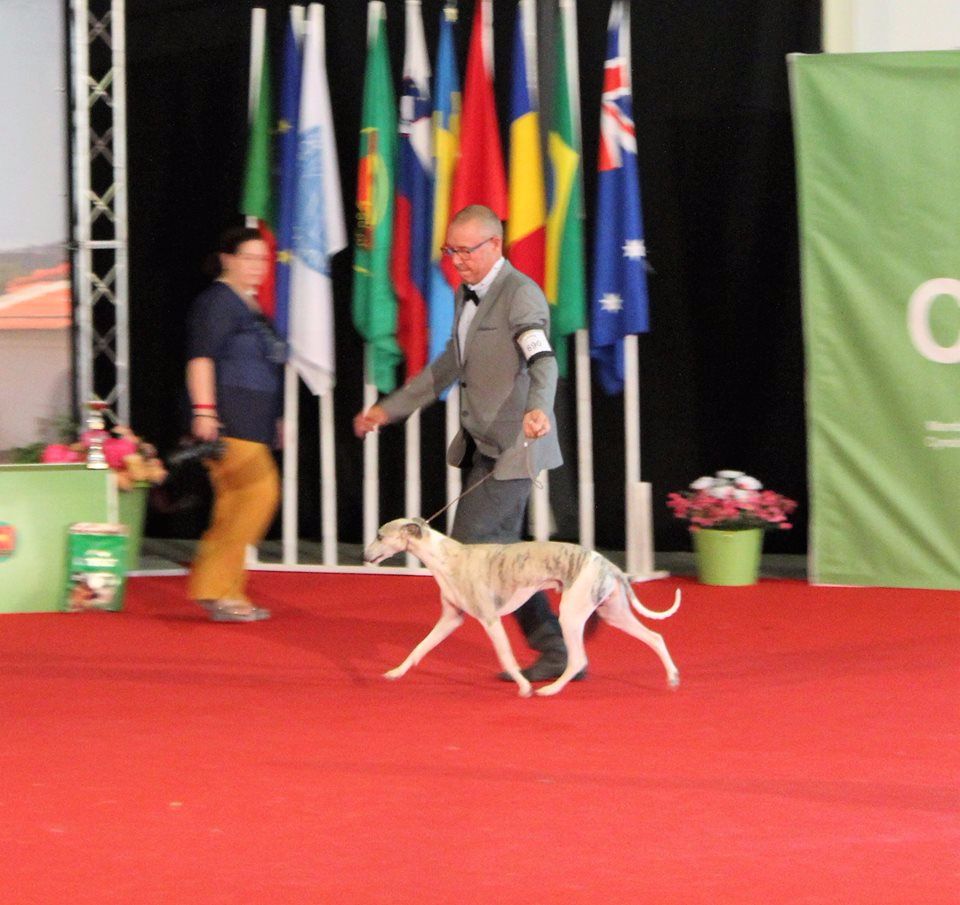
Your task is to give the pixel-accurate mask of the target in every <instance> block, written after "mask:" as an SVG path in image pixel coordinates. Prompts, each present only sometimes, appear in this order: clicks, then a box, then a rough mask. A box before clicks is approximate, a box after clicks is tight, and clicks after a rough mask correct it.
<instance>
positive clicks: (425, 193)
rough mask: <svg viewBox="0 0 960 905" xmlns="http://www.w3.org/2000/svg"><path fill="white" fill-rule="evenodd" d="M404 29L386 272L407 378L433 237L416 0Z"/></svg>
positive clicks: (415, 367) (418, 361)
mask: <svg viewBox="0 0 960 905" xmlns="http://www.w3.org/2000/svg"><path fill="white" fill-rule="evenodd" d="M405 30H406V53H405V55H404V60H403V83H402V85H401V87H400V125H399V128H400V136H399V145H398V151H397V187H396V199H395V202H394V203H395V207H394V219H393V249H392V257H391V261H390V272H391V275H392V277H393V285H394V289H395V290H396V293H397V342H398V343H399V345H400V349H401V351H402V352H403V357H404V360H405V361H406V377H407V379H408V380H409V379H410V378H411V377H413V376H414V375H416V374H419V373H420V371H422V370H423V368H424V366H425V365H426V363H427V296H428V294H429V288H428V287H429V282H430V251H431V240H432V238H433V235H432V224H433V211H432V209H431V208H432V205H433V177H432V169H433V160H432V157H433V155H432V152H431V143H432V136H431V125H432V124H431V116H432V112H433V108H432V105H431V103H430V63H429V61H428V59H427V42H426V39H425V38H424V36H423V16H422V13H421V9H420V0H406V23H405Z"/></svg>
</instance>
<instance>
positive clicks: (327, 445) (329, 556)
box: [319, 388, 339, 566]
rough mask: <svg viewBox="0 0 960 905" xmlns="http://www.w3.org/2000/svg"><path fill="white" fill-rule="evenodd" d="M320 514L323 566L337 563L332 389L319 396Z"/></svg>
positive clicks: (335, 472)
mask: <svg viewBox="0 0 960 905" xmlns="http://www.w3.org/2000/svg"><path fill="white" fill-rule="evenodd" d="M319 405H320V512H321V520H322V525H321V531H322V537H323V564H324V565H325V566H335V565H336V564H337V563H338V562H339V556H338V552H337V551H338V538H337V462H336V448H337V444H336V436H335V434H334V418H333V389H332V388H331V389H330V390H328V391H327V392H326V393H324V394H323V395H322V396H321V397H320V403H319Z"/></svg>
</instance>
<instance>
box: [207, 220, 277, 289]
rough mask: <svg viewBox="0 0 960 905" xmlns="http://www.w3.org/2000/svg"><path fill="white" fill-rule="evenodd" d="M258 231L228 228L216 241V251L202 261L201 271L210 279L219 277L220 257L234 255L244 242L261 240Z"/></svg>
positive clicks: (252, 227) (251, 227)
mask: <svg viewBox="0 0 960 905" xmlns="http://www.w3.org/2000/svg"><path fill="white" fill-rule="evenodd" d="M262 238H263V236H261V235H260V230H258V229H257V228H256V227H254V226H229V227H227V228H226V229H225V230H224V231H223V232H222V233H220V237H219V238H218V239H217V250H216V251H215V252H212V253H211V254H210V255H208V256H207V259H206V260H205V261H204V265H203V271H204V273H206V274H207V276H209V277H210V278H211V279H216V278H217V277H218V276H220V273H221V271H222V268H221V266H220V255H235V254H236V253H237V249H238V248H239V247H240V246H241V245H243V244H244V243H245V242H252V241H253V240H255V239H262Z"/></svg>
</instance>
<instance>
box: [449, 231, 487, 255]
mask: <svg viewBox="0 0 960 905" xmlns="http://www.w3.org/2000/svg"><path fill="white" fill-rule="evenodd" d="M494 238H496V237H495V236H487V238H486V239H484V240H483V241H482V242H477V244H476V245H471V246H470V247H469V248H464V247H463V246H462V245H461V246H457V247H456V248H451V246H449V245H443V246H441V248H440V251H442V252H443V253H444V254H445V255H446V256H447V257H448V258H452V257H453V256H454V255H460V257H461V258H465V257H467V256H468V255H472V254H473V253H474V252H475V251H476V250H477V249H478V248H480V247H481V246H482V245H486V244H487V242H489V241H490V240H491V239H494Z"/></svg>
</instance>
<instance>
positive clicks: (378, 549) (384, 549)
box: [363, 518, 430, 566]
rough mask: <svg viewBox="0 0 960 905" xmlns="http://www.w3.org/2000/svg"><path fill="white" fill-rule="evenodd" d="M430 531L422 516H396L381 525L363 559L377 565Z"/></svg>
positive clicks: (402, 550)
mask: <svg viewBox="0 0 960 905" xmlns="http://www.w3.org/2000/svg"><path fill="white" fill-rule="evenodd" d="M429 531H430V526H429V525H427V523H426V522H425V521H424V520H423V519H422V518H396V519H394V520H393V521H392V522H387V523H386V524H385V525H381V526H380V530H379V531H377V537H376V539H375V540H373V541H371V542H370V543H369V544H368V545H367V548H366V549H365V550H364V551H363V561H364V562H365V563H367V564H368V565H371V566H375V565H376V564H377V563H381V562H383V561H384V560H385V559H389V558H390V557H391V556H395V555H396V554H397V553H403V552H405V551H406V550H408V549H409V548H410V544H411V543H412V542H414V541H417V540H420V539H421V538H423V537H424V536H425V535H426V534H427V533H428V532H429Z"/></svg>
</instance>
